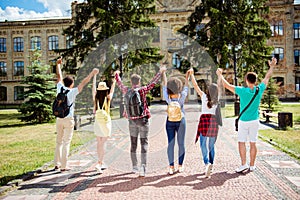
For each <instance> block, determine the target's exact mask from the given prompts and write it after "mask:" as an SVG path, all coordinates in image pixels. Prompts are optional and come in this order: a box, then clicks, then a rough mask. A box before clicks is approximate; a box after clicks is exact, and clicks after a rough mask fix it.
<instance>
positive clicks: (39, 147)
mask: <svg viewBox="0 0 300 200" xmlns="http://www.w3.org/2000/svg"><path fill="white" fill-rule="evenodd" d="M19 116H20V115H19V114H18V112H17V110H1V111H0V151H1V159H0V185H5V184H6V183H8V182H9V181H11V180H14V179H16V178H20V177H21V176H22V175H24V174H27V173H28V172H31V171H34V170H36V169H37V168H40V167H41V166H43V165H44V164H45V163H48V162H50V161H52V160H53V158H54V149H55V138H56V134H55V123H54V122H52V123H47V124H38V125H32V124H26V123H23V122H20V121H19V120H18V119H17V118H18V117H19ZM93 138H94V134H93V133H90V132H79V131H75V132H74V136H73V140H72V143H71V151H72V150H74V149H76V148H78V147H79V146H81V145H83V144H85V143H86V142H88V141H90V140H91V139H93Z"/></svg>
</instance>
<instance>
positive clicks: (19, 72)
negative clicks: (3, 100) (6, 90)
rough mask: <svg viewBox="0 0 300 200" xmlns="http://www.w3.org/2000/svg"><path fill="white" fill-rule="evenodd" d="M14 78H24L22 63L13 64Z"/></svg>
mask: <svg viewBox="0 0 300 200" xmlns="http://www.w3.org/2000/svg"><path fill="white" fill-rule="evenodd" d="M14 76H24V62H23V61H16V62H14Z"/></svg>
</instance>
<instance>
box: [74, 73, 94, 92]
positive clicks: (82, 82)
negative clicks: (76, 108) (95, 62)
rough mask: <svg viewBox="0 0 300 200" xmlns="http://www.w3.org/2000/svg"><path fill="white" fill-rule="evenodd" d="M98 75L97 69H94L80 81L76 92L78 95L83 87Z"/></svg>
mask: <svg viewBox="0 0 300 200" xmlns="http://www.w3.org/2000/svg"><path fill="white" fill-rule="evenodd" d="M98 73H99V69H97V68H94V69H93V71H91V73H90V74H89V75H87V76H86V77H85V78H84V79H83V80H82V81H81V83H79V85H78V87H77V88H78V92H79V93H80V92H81V91H82V89H83V87H84V86H85V85H86V84H87V83H88V82H90V80H91V78H92V77H93V76H94V75H97V74H98Z"/></svg>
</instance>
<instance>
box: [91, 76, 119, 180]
mask: <svg viewBox="0 0 300 200" xmlns="http://www.w3.org/2000/svg"><path fill="white" fill-rule="evenodd" d="M96 79H97V75H94V79H93V92H92V95H93V101H94V111H93V112H94V114H95V122H94V133H95V135H96V139H97V154H98V163H97V165H96V166H95V168H96V170H97V171H98V172H99V173H100V174H102V173H103V171H102V169H105V168H106V166H105V165H104V163H103V158H104V153H105V143H106V141H107V139H108V137H110V136H111V118H110V102H111V100H112V97H113V94H114V91H115V80H113V83H112V85H111V89H109V87H107V85H106V82H99V83H98V87H97V88H96Z"/></svg>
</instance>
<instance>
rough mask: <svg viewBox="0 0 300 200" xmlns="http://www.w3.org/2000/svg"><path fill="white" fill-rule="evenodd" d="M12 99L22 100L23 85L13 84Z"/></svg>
mask: <svg viewBox="0 0 300 200" xmlns="http://www.w3.org/2000/svg"><path fill="white" fill-rule="evenodd" d="M14 100H15V101H17V100H24V87H23V86H15V87H14Z"/></svg>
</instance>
